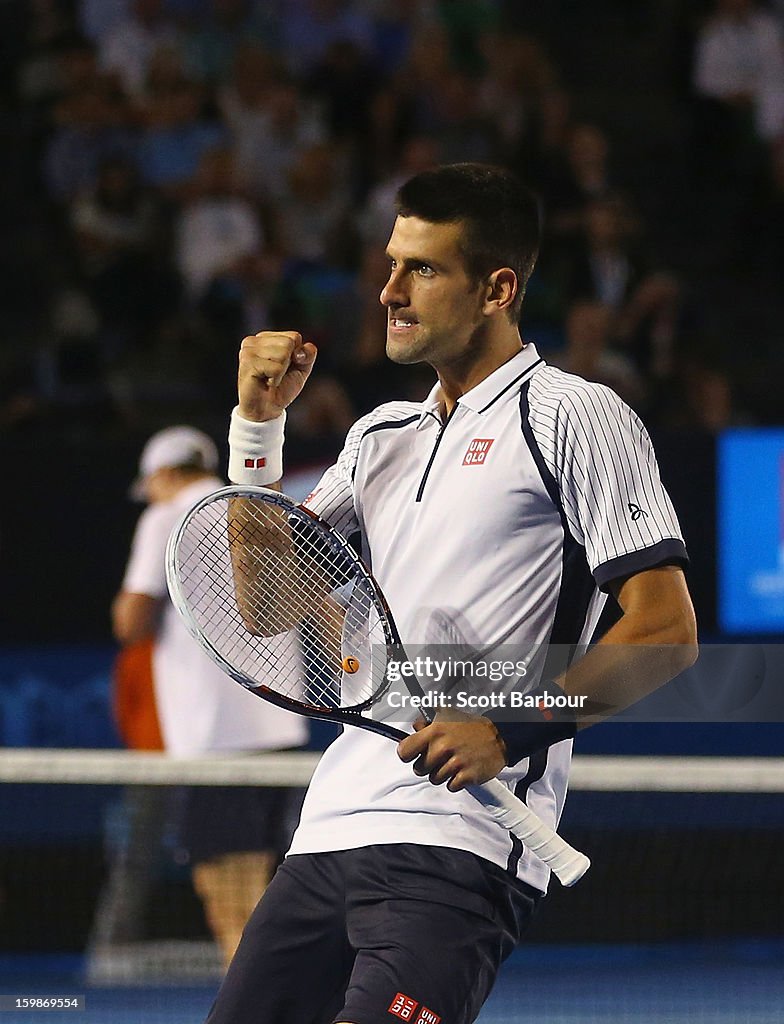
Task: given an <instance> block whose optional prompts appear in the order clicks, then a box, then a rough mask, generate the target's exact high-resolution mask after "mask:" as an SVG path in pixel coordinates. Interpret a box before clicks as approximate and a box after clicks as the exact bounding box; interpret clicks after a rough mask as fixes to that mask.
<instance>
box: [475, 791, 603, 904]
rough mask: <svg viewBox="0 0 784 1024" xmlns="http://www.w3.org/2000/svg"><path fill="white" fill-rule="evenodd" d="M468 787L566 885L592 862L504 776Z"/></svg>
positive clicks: (582, 872)
mask: <svg viewBox="0 0 784 1024" xmlns="http://www.w3.org/2000/svg"><path fill="white" fill-rule="evenodd" d="M466 790H467V792H469V793H470V794H471V796H473V797H474V799H476V800H478V801H479V803H480V804H482V805H483V806H484V807H486V808H487V809H488V810H489V811H490V813H491V814H492V815H493V817H494V818H495V819H496V821H497V822H498V823H499V824H501V825H503V826H504V828H506V829H508V830H509V831H510V832H512V833H513V834H514V835H516V836H517V838H518V839H521V840H522V841H523V842H524V843H525V845H526V846H527V847H528V849H529V850H531V851H532V852H533V853H535V854H536V856H537V857H539V859H540V860H543V861H544V862H545V864H547V866H548V867H549V868H550V869H551V870H552V872H553V874H554V875H555V876H556V878H557V879H558V881H559V882H561V884H562V885H574V883H575V882H577V881H579V880H580V879H581V878H582V877H583V875H584V874H585V872H586V871H587V870H588V868H589V867H590V866H591V862H590V860H589V859H588V857H586V856H585V854H584V853H580V851H579V850H575V849H574V847H573V846H570V845H569V844H568V843H567V842H566V841H565V840H564V839H562V838H561V837H560V836H559V835H558V833H557V832H554V831H553V830H552V829H551V828H550V827H549V826H548V825H545V823H544V822H543V821H541V819H540V818H539V817H538V816H537V815H536V814H534V812H533V811H532V810H531V809H530V808H529V807H528V806H526V804H524V803H523V801H522V800H520V799H519V798H518V797H516V796H515V795H514V793H512V792H510V790H509V789H508V788H507V787H506V786H505V785H504V784H503V782H501V781H500V779H490V781H489V782H485V783H484V784H483V785H481V786H466Z"/></svg>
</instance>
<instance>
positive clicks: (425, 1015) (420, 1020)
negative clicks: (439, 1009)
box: [414, 1006, 441, 1024]
mask: <svg viewBox="0 0 784 1024" xmlns="http://www.w3.org/2000/svg"><path fill="white" fill-rule="evenodd" d="M414 1024H441V1018H440V1017H439V1016H438V1014H437V1013H433V1011H432V1010H428V1008H427V1007H426V1006H423V1007H422V1009H421V1010H420V1011H419V1016H418V1017H417V1019H416V1021H415V1022H414Z"/></svg>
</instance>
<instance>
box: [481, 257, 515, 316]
mask: <svg viewBox="0 0 784 1024" xmlns="http://www.w3.org/2000/svg"><path fill="white" fill-rule="evenodd" d="M516 297H517V274H516V273H515V272H514V270H512V268H511V267H501V268H500V269H499V270H494V271H493V272H492V274H491V275H490V276H489V277H488V279H487V285H486V289H485V308H484V313H485V315H486V316H492V315H494V314H495V313H498V312H505V311H506V310H508V309H509V307H510V306H511V305H512V303H513V302H514V300H515V298H516Z"/></svg>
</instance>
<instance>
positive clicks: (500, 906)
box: [209, 164, 696, 1024]
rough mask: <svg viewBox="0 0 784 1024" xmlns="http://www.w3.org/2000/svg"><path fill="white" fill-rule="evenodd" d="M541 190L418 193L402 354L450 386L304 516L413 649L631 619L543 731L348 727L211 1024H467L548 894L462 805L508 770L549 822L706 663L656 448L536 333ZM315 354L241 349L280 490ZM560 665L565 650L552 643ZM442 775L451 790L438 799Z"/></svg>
mask: <svg viewBox="0 0 784 1024" xmlns="http://www.w3.org/2000/svg"><path fill="white" fill-rule="evenodd" d="M538 243H539V217H538V208H537V202H536V200H535V198H534V197H533V196H532V195H531V194H530V193H529V192H528V191H527V190H526V189H525V187H524V186H523V185H521V184H520V182H519V181H518V180H517V179H516V178H515V177H514V176H512V175H511V174H509V173H507V172H506V171H504V170H501V169H498V168H494V167H490V166H485V165H475V164H462V165H452V166H445V167H441V168H437V169H435V170H432V171H427V172H425V173H423V174H419V175H417V176H416V177H414V178H412V179H411V180H409V181H408V182H407V183H406V184H405V185H403V187H402V188H401V189H400V191H399V193H398V197H397V219H396V221H395V225H394V229H393V232H392V237H391V239H390V241H389V245H388V249H387V254H388V257H389V263H390V272H389V279H388V281H387V283H386V285H385V287H384V289H383V291H382V292H381V302H382V304H383V305H384V306H385V307H386V309H387V314H388V322H387V354H388V355H389V357H390V358H391V359H392V360H393V361H395V362H397V363H418V362H426V363H429V364H430V365H431V366H432V367H433V369H434V370H435V371H436V374H437V378H438V379H437V382H436V383H435V385H434V387H433V389H432V391H431V393H430V395H429V397H428V398H427V399H426V400H425V401H424V402H423V403H421V404H418V403H411V402H392V403H389V404H386V405H383V406H381V407H380V408H378V409H376V410H375V411H373V412H371V413H370V414H368V415H367V416H365V417H363V418H362V419H360V420H359V421H358V422H357V423H356V424H355V425H354V427H353V428H352V429H351V430H350V431H349V434H348V437H347V439H346V443H345V447H344V449H343V451H342V453H341V454H340V456H339V458H338V460H337V462H336V463H335V465H334V466H333V467H332V468H331V469H329V470H328V471H327V472H326V473H325V475H324V476H323V478H322V480H321V482H320V483H319V485H318V486H317V487H316V489H315V490H314V492H313V494H312V495H311V496H310V497H309V499H308V500H307V504H308V505H309V507H311V508H312V509H314V510H315V511H317V512H318V513H319V514H320V515H322V516H323V517H325V518H326V519H328V520H329V521H330V522H331V523H332V524H333V525H334V526H336V527H337V528H338V529H340V530H341V531H342V532H343V533H344V535H345V536H347V537H350V538H351V539H352V541H354V542H355V543H356V544H358V545H359V546H360V547H361V551H362V553H363V555H364V557H365V559H366V560H367V561H368V562H369V563H370V565H371V567H372V570H373V573H374V575H375V576H376V578H377V579H378V581H379V583H380V584H381V587H382V589H383V591H384V593H385V594H386V596H387V598H388V599H389V602H390V606H391V608H392V611H393V614H394V616H395V618H396V621H397V623H398V626H399V629H400V633H401V637H402V640H403V643H404V645H405V646H406V647H407V648H409V649H410V646H411V645H413V644H417V643H432V642H433V638H434V628H435V631H436V632H437V628H438V626H439V624H443V623H448V624H451V625H450V626H449V627H448V628H447V629H446V630H445V632H444V642H445V643H450V642H453V641H452V638H453V637H454V636H455V635H456V634H457V633H459V635H460V637H461V638H462V640H463V641H464V642H465V643H468V644H471V645H475V646H478V647H481V648H482V649H483V650H485V651H486V650H492V649H494V648H495V647H498V646H499V645H501V644H504V645H512V646H514V647H516V648H519V649H520V650H526V651H528V650H531V648H532V645H533V646H541V648H545V647H546V646H547V645H580V644H583V643H586V642H587V641H588V639H589V638H590V637H591V636H592V634H593V632H594V629H595V627H596V624H597V622H598V619H599V615H600V613H601V611H602V608H603V607H604V604H605V601H606V600H607V595H608V594H612V595H613V597H614V598H615V599H616V600H617V601H618V604H619V605H620V609H621V611H622V616H621V618H620V620H619V621H618V623H617V624H616V625H615V626H613V627H612V628H611V629H610V630H609V632H608V633H607V634H606V636H605V637H604V639H603V641H602V643H600V644H599V645H597V646H595V647H594V648H592V650H591V652H590V653H589V654H588V655H586V656H585V657H583V658H582V659H581V660H579V661H578V662H576V663H575V664H574V665H573V666H572V667H571V668H569V670H568V671H567V672H566V674H565V675H564V674H561V675H560V676H559V678H558V679H557V681H556V680H553V679H551V678H548V676H547V665H545V666H544V667H543V668H542V669H541V671H542V675H541V677H540V678H539V679H532V680H531V686H532V687H535V689H536V691H537V692H538V694H539V695H542V694H543V693H545V692H549V693H550V694H553V693H556V691H557V692H560V691H558V689H557V688H558V686H562V687H563V688H564V689H565V690H566V692H567V693H568V694H570V695H581V696H583V697H585V698H586V703H585V707H584V709H583V710H582V711H581V712H580V713H579V715H572V716H568V717H567V718H565V719H564V718H557V717H555V718H553V717H551V716H549V715H548V714H545V713H543V714H541V715H538V716H537V720H535V721H518V722H509V721H502V720H500V719H499V720H498V721H493V720H491V718H490V717H471V718H469V717H467V716H465V715H463V716H457V715H454V714H451V713H449V712H445V713H439V714H438V716H437V717H436V719H435V721H434V722H433V723H432V724H429V725H426V724H425V723H424V722H423V721H421V720H418V721H414V720H413V719H414V717H415V714H416V713H415V712H412V714H411V719H412V725H413V729H412V733H411V735H410V736H409V737H408V738H406V739H405V740H403V741H402V742H401V743H400V744H399V746H398V748H397V749H396V748H395V746H394V745H393V744H390V743H389V742H388V740H386V739H383V738H380V737H378V736H376V735H373V734H371V733H369V732H367V731H365V730H359V729H347V730H345V732H344V733H343V734H342V735H341V736H340V737H339V738H338V739H337V740H336V741H335V742H334V743H333V744H332V746H331V747H330V748H329V749H328V750H327V751H326V753H325V755H324V757H323V758H322V760H321V762H320V764H319V767H318V769H317V771H316V774H315V776H314V779H313V781H312V783H311V786H310V789H309V792H308V795H307V797H306V800H305V806H304V810H303V814H302V818H301V822H300V826H299V828H298V830H297V832H296V834H295V837H294V841H293V844H292V847H291V849H290V851H289V854H288V857H287V859H286V860H285V862H284V864H283V866H282V867H281V869H280V870H279V871H278V874H277V875H276V877H275V878H274V879H273V881H272V883H271V885H270V886H269V888H268V890H267V893H266V894H265V896H264V898H263V899H262V901H261V902H260V903H259V905H258V907H257V908H256V910H255V911H254V914H253V915H252V917H251V919H250V921H249V923H248V925H247V927H246V929H245V932H244V935H243V938H242V941H241V942H240V945H239V948H238V950H237V953H236V955H235V957H234V960H233V962H232V964H231V966H230V968H229V971H228V974H227V976H226V978H225V981H224V983H223V985H222V987H221V989H220V992H219V994H218V997H217V1000H216V1002H215V1005H214V1007H213V1009H212V1011H211V1013H210V1016H209V1024H331V1022H336V1024H337V1022H339V1024H383V1022H390V1024H391V1022H393V1021H394V1020H396V1019H397V1020H402V1021H410V1022H412V1024H468V1022H470V1021H473V1020H475V1018H476V1017H477V1015H478V1013H479V1011H480V1008H481V1006H482V1004H483V1002H484V1001H485V999H486V998H487V995H488V993H489V992H490V990H491V988H492V985H493V982H494V979H495V976H496V973H497V971H498V968H499V965H500V964H501V962H502V961H503V959H504V958H505V957H506V956H507V955H508V954H509V952H510V951H511V950H512V949H513V948H514V946H515V944H516V943H517V942H519V941H520V939H521V937H522V935H523V933H524V931H525V928H526V926H527V924H528V922H529V920H530V917H531V914H532V913H533V911H534V909H535V908H536V906H537V904H538V903H539V902H540V900H541V898H542V896H543V894H544V893H545V892H546V889H547V883H548V870H547V868H546V866H545V865H544V864H542V862H541V861H539V860H538V859H537V857H536V856H535V855H533V854H532V853H531V852H530V851H529V850H527V849H525V848H523V846H522V844H521V843H520V842H519V840H517V839H516V838H514V837H513V836H511V835H510V834H509V833H507V832H506V831H505V830H504V829H502V828H500V826H499V825H498V824H496V823H495V821H493V820H492V818H490V816H489V814H488V813H487V812H486V810H485V809H484V808H483V807H481V806H480V805H479V804H478V803H477V802H476V801H474V800H472V799H471V798H470V796H469V795H468V794H466V793H464V792H461V790H462V789H463V787H464V786H465V785H466V784H469V783H481V782H484V781H486V780H488V779H490V778H493V777H494V776H496V775H499V774H500V776H501V778H502V779H504V780H505V781H506V782H507V783H508V784H509V785H510V786H511V787H512V788H513V789H514V791H515V792H516V793H517V794H518V795H519V796H520V797H522V798H523V799H525V800H526V801H527V802H528V804H529V806H531V808H532V809H533V810H534V811H535V812H536V813H537V814H538V815H539V816H540V817H541V818H542V819H543V820H544V821H546V822H547V823H548V824H552V825H553V827H554V826H555V824H556V823H557V821H558V818H559V815H560V813H561V809H562V806H563V801H564V796H565V790H566V782H567V776H568V771H569V760H570V754H571V746H572V737H573V736H574V734H575V732H576V729H577V728H578V727H582V726H584V725H587V724H590V723H592V722H593V721H595V720H596V719H598V718H599V717H602V716H603V715H605V714H608V713H611V712H612V711H613V710H614V709H617V708H620V707H623V706H625V705H627V704H629V703H632V702H633V701H635V700H637V699H639V698H640V697H641V696H642V695H643V694H644V693H647V692H649V691H650V690H652V689H654V688H655V687H657V686H659V685H661V684H662V683H663V682H664V681H665V680H667V679H669V678H671V677H672V676H673V675H675V674H677V673H678V672H679V671H680V670H681V669H683V668H685V667H686V666H687V665H689V664H691V662H692V661H693V660H694V658H695V657H696V627H695V620H694V613H693V609H692V605H691V601H690V598H689V594H688V591H687V587H686V583H685V580H684V574H683V567H684V565H685V562H686V550H685V547H684V543H683V539H682V536H681V532H680V529H679V526H678V521H677V518H676V515H675V512H674V510H673V507H672V504H671V502H670V499H669V497H668V496H667V493H666V491H665V490H664V488H663V486H662V484H661V482H660V479H659V474H658V470H657V466H656V460H655V457H654V454H653V451H652V448H651V443H650V440H649V438H648V435H647V433H646V431H645V429H644V427H643V426H642V424H641V423H640V421H639V419H638V418H637V417H636V416H635V414H634V413H633V412H632V411H631V410H630V409H629V408H628V407H627V406H625V405H624V404H623V403H622V402H621V400H620V399H619V398H618V397H617V396H616V395H615V394H614V393H613V392H612V391H610V390H609V389H607V388H606V387H603V386H601V385H597V384H593V383H589V382H587V381H585V380H582V379H581V378H579V377H576V376H572V375H569V374H566V373H563V372H561V371H559V370H556V369H554V368H552V367H549V366H547V365H546V363H545V362H544V361H543V359H542V358H541V357H540V356H539V355H538V353H537V351H536V349H535V348H534V346H533V345H531V344H526V343H525V342H524V341H523V340H522V339H521V337H520V333H519V330H518V321H519V315H520V307H521V303H522V300H523V294H524V291H525V286H526V282H527V281H528V278H529V276H530V274H531V271H532V269H533V266H534V262H535V259H536V255H537V250H538ZM315 358H316V350H315V347H314V346H313V345H312V344H310V343H309V342H304V341H303V339H302V337H301V336H300V335H299V334H298V333H297V332H295V331H283V332H262V333H261V334H258V335H256V336H255V337H248V338H245V339H244V340H243V342H242V346H241V350H240V360H239V404H238V406H237V407H236V408H235V410H234V412H233V414H232V422H231V426H230V431H229V445H230V463H229V476H230V478H231V479H232V480H234V481H235V482H236V483H258V484H262V485H267V486H270V485H273V486H274V485H276V483H277V481H278V480H279V479H280V477H281V475H282V445H283V432H284V421H285V409H286V407H287V406H288V405H289V404H290V403H291V402H292V401H293V400H294V399H295V398H296V397H297V395H298V394H299V393H300V391H301V390H302V388H303V387H304V386H305V384H306V381H307V378H308V376H309V374H310V373H311V371H312V369H313V365H314V361H315ZM553 649H554V647H553ZM440 784H446V785H447V787H448V788H449V789H450V790H452V791H453V793H454V794H455V795H454V796H451V797H450V796H447V795H446V794H444V793H443V792H440V791H439V790H438V788H437V786H438V785H440Z"/></svg>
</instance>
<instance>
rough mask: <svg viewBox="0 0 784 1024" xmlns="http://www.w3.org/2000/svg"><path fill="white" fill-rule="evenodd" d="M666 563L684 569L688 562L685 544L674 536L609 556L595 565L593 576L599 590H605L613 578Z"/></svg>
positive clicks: (630, 574)
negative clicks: (637, 549)
mask: <svg viewBox="0 0 784 1024" xmlns="http://www.w3.org/2000/svg"><path fill="white" fill-rule="evenodd" d="M668 563H672V564H675V565H680V566H681V568H684V569H685V568H686V566H687V565H688V564H689V556H688V554H687V553H686V545H685V544H684V543H683V541H682V540H678V539H677V538H676V537H668V538H667V539H666V540H660V541H659V542H658V543H657V544H653V545H652V546H651V547H649V548H643V550H642V551H630V552H629V554H628V555H620V556H619V557H618V558H611V559H610V561H609V562H604V564H603V565H597V567H596V568H595V569H594V571H593V578H594V579H595V580H596V582H597V584H598V585H599V589H600V590H604V591H607V589H608V584H609V583H611V582H612V581H613V580H617V579H620V578H621V577H623V576H632V575H633V574H634V573H636V572H642V571H643V570H644V569H654V568H656V566H658V565H666V564H668Z"/></svg>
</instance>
